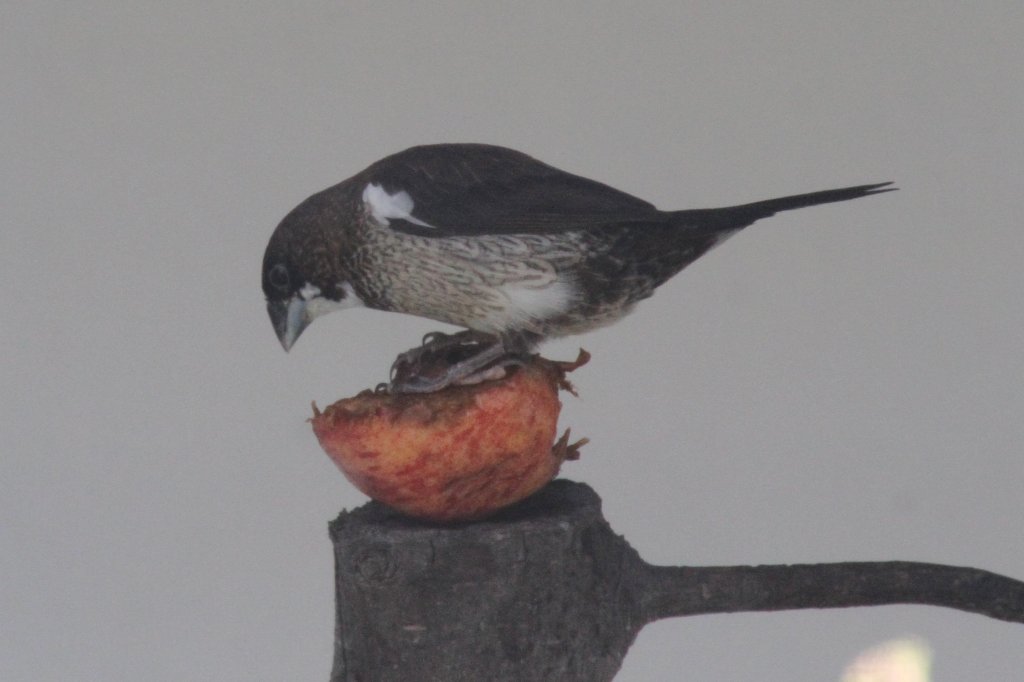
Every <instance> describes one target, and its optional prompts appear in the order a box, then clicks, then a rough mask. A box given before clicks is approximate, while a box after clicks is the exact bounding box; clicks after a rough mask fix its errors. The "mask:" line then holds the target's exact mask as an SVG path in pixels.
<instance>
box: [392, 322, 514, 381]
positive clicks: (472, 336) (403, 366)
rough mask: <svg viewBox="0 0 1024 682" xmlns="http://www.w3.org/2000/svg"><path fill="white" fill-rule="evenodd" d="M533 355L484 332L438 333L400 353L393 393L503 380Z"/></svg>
mask: <svg viewBox="0 0 1024 682" xmlns="http://www.w3.org/2000/svg"><path fill="white" fill-rule="evenodd" d="M528 358H529V356H528V355H527V354H525V353H517V352H509V351H508V350H507V349H506V348H505V344H504V342H503V341H502V339H500V338H498V337H496V336H492V335H490V334H484V333H482V332H475V331H472V330H470V331H464V332H460V333H458V334H451V335H449V334H442V333H440V332H434V333H431V334H427V335H426V336H425V337H423V344H422V345H421V346H418V347H416V348H412V349H410V350H407V351H406V352H404V353H402V354H400V355H399V356H398V357H397V358H396V359H395V362H394V363H393V364H392V365H391V381H390V382H389V383H388V385H387V390H388V391H389V392H391V393H432V392H434V391H440V390H441V389H443V388H446V387H448V386H462V385H469V384H477V383H480V382H482V381H489V380H494V379H501V378H503V377H504V376H505V375H506V374H507V370H506V368H508V367H512V366H516V365H522V364H524V363H525V362H526V361H527V359H528Z"/></svg>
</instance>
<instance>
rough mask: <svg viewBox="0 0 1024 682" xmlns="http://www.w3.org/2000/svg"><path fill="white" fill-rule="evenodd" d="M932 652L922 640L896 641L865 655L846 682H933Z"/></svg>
mask: <svg viewBox="0 0 1024 682" xmlns="http://www.w3.org/2000/svg"><path fill="white" fill-rule="evenodd" d="M931 667H932V652H931V649H930V648H929V647H928V644H927V643H926V642H925V641H924V640H922V639H916V638H907V639H894V640H891V641H888V642H885V643H883V644H879V645H878V646H875V647H872V648H870V649H868V650H867V651H865V652H863V653H862V654H860V655H859V656H857V658H856V659H855V660H854V661H853V663H851V664H850V665H849V666H847V668H846V671H845V672H844V673H843V677H842V682H929V680H931Z"/></svg>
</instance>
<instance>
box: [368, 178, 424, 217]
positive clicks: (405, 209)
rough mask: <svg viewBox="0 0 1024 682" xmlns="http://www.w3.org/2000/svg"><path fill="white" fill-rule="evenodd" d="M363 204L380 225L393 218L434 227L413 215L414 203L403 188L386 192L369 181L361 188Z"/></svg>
mask: <svg viewBox="0 0 1024 682" xmlns="http://www.w3.org/2000/svg"><path fill="white" fill-rule="evenodd" d="M363 204H365V205H366V208H367V209H368V210H369V211H370V215H372V216H373V219H374V220H376V221H377V222H378V223H380V224H381V225H388V224H389V221H390V219H391V218H394V219H396V220H405V221H408V222H410V223H412V224H414V225H419V226H420V227H431V228H432V227H434V226H433V225H430V224H428V223H425V222H423V221H422V220H420V219H419V218H416V217H415V216H413V214H412V209H413V207H414V206H415V205H416V203H415V202H414V201H413V200H412V197H411V196H409V193H408V192H406V191H405V190H399V191H398V192H395V193H394V194H388V191H387V190H386V189H384V188H383V187H381V186H380V185H378V184H375V183H372V182H371V183H370V184H368V185H367V186H366V188H365V189H363Z"/></svg>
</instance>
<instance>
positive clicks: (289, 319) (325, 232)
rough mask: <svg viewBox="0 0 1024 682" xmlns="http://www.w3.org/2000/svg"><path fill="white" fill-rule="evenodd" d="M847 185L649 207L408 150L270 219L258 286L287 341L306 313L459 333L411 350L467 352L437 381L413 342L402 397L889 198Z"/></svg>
mask: <svg viewBox="0 0 1024 682" xmlns="http://www.w3.org/2000/svg"><path fill="white" fill-rule="evenodd" d="M890 184H891V183H888V182H885V183H877V184H870V185H859V186H856V187H846V188H842V189H832V190H825V191H822V192H813V193H811V194H799V195H795V196H788V197H781V198H778V199H768V200H766V201H757V202H754V203H750V204H742V205H739V206H731V207H727V208H712V209H696V210H682V211H661V210H658V209H657V208H655V207H654V206H653V205H651V204H649V203H648V202H646V201H643V200H642V199H638V198H636V197H634V196H631V195H629V194H626V193H625V192H621V191H619V190H617V189H614V188H612V187H609V186H607V185H604V184H601V183H599V182H596V181H594V180H588V179H586V178H583V177H580V176H578V175H573V174H571V173H567V172H565V171H561V170H558V169H557V168H553V167H551V166H548V165H547V164H544V163H541V162H540V161H537V160H535V159H533V158H531V157H530V156H527V155H526V154H523V153H520V152H517V151H514V150H511V149H506V148H503V147H495V146H491V145H484V144H439V145H428V146H420V147H413V148H411V149H408V150H406V151H404V152H400V153H398V154H394V155H392V156H389V157H387V158H384V159H382V160H380V161H378V162H376V163H374V164H373V165H371V166H370V167H368V168H367V169H365V170H364V171H362V172H360V173H358V174H357V175H355V176H353V177H351V178H349V179H348V180H345V181H344V182H342V183H340V184H338V185H335V186H333V187H330V188H328V189H325V190H323V191H322V192H319V193H317V194H314V195H313V196H311V197H309V198H308V199H306V200H305V201H303V202H302V203H301V204H299V205H298V206H297V207H296V208H295V209H294V210H292V211H291V212H290V213H289V214H288V215H287V216H286V217H285V218H284V220H282V221H281V223H280V225H278V226H277V229H276V230H275V231H274V234H273V236H272V237H271V239H270V243H269V244H268V245H267V250H266V254H265V255H264V259H263V292H264V294H265V296H266V300H267V311H268V313H269V314H270V319H271V321H272V322H273V325H274V330H275V331H276V332H277V336H278V339H279V340H280V341H281V345H282V346H284V349H285V350H288V349H289V348H291V346H292V344H294V343H295V340H296V339H297V338H298V337H299V335H300V334H301V333H302V331H303V330H304V329H305V328H306V327H307V326H308V325H309V323H310V322H312V321H313V320H314V319H316V318H317V317H319V316H321V315H323V314H325V313H328V312H331V311H335V310H342V309H344V308H350V307H353V306H367V307H369V308H375V309H378V310H386V311H392V312H399V313H409V314H412V315H419V316H421V317H427V318H430V319H433V320H438V321H441V322H446V323H449V324H453V325H457V326H460V327H465V328H466V329H467V330H468V331H467V332H464V333H463V334H461V335H454V336H451V337H448V336H444V335H430V336H431V338H430V339H429V340H428V341H425V342H424V343H425V345H424V347H423V348H426V349H428V350H429V349H430V348H436V347H445V346H453V345H454V346H459V347H463V348H471V351H468V355H467V351H465V350H463V352H461V353H460V354H459V355H457V359H456V360H455V361H453V362H452V363H451V364H450V366H447V367H446V369H445V370H444V371H443V372H442V373H441V374H440V375H436V376H426V375H420V374H418V373H417V372H416V371H415V369H413V370H409V367H415V358H416V350H415V349H414V351H410V353H406V354H403V355H402V356H400V357H399V360H398V361H396V365H395V367H393V374H394V372H395V369H396V368H399V369H402V368H403V363H404V369H405V372H404V375H403V376H402V377H401V378H400V380H398V381H393V382H392V388H393V389H394V390H398V391H412V392H417V391H433V390H438V389H440V388H443V387H444V386H446V385H449V384H452V383H463V382H472V381H474V380H477V379H479V378H480V377H482V376H484V373H485V372H486V370H487V369H488V368H493V367H494V366H495V365H496V364H505V363H511V362H515V361H516V359H517V358H520V357H522V355H523V354H525V353H528V352H530V351H532V350H533V349H534V348H535V346H536V345H537V343H538V342H540V341H541V340H543V339H545V338H548V337H557V336H564V335H568V334H577V333H580V332H585V331H588V330H590V329H594V328H595V327H600V326H602V325H606V324H609V323H612V322H614V321H616V320H618V319H619V318H621V317H623V316H624V315H626V314H627V313H628V312H629V311H630V310H631V309H632V308H633V306H634V305H635V304H636V303H637V302H638V301H640V300H643V299H645V298H647V297H649V296H650V295H651V294H652V293H653V292H654V290H655V289H656V288H657V287H658V286H659V285H661V284H662V283H664V282H665V281H666V280H668V279H669V278H670V277H672V276H673V275H675V274H676V273H678V272H679V271H680V270H682V269H683V268H684V267H686V266H687V265H689V264H690V263H692V262H693V261H695V260H696V259H697V258H699V257H700V256H702V255H703V254H705V253H707V252H708V251H709V250H710V249H712V248H714V247H715V246H717V245H719V244H721V243H722V242H723V241H725V240H726V239H728V238H729V237H730V236H732V235H733V234H735V233H736V232H737V231H739V230H741V229H743V228H744V227H746V226H748V225H750V224H751V223H753V222H755V221H757V220H760V219H761V218H766V217H768V216H771V215H773V214H775V213H778V212H779V211H788V210H791V209H796V208H803V207H805V206H814V205H816V204H825V203H830V202H835V201H846V200H848V199H856V198H858V197H863V196H868V195H871V194H877V193H880V192H886V191H890V189H891V188H888V185H890Z"/></svg>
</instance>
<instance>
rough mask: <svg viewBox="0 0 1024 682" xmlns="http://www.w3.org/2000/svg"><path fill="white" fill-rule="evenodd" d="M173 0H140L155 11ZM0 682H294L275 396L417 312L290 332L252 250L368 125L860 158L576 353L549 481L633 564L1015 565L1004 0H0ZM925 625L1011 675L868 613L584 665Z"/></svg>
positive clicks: (365, 353)
mask: <svg viewBox="0 0 1024 682" xmlns="http://www.w3.org/2000/svg"><path fill="white" fill-rule="evenodd" d="M165 5H173V6H170V7H169V6H165ZM0 25H2V35H0V74H2V79H3V80H2V92H3V106H2V108H0V139H2V156H0V173H2V177H0V202H2V207H3V231H2V235H3V236H2V239H3V244H2V249H0V263H2V266H0V277H2V291H3V292H4V295H3V297H2V299H3V303H2V309H3V313H2V318H0V319H2V322H0V343H2V358H3V360H2V365H0V367H2V372H3V375H2V377H0V378H2V385H3V387H4V388H3V397H2V400H3V406H2V412H0V414H2V434H0V438H2V440H0V448H2V450H0V451H2V461H0V467H2V471H0V474H2V494H0V524H2V525H0V613H2V614H3V616H2V618H0V679H3V680H5V681H8V682H14V681H32V682H39V681H44V680H69V679H73V680H323V679H326V676H327V673H328V669H329V663H330V656H331V643H332V600H333V593H332V586H331V575H332V563H331V561H332V560H331V554H330V546H329V543H328V540H327V537H326V525H325V524H326V522H327V520H328V519H330V518H332V517H333V516H334V515H335V514H336V513H337V512H338V511H339V510H340V509H341V508H342V507H353V506H356V505H359V504H361V503H362V502H363V501H364V498H363V497H362V496H361V495H360V494H359V493H358V492H356V491H355V490H354V489H353V488H352V487H351V486H350V485H349V484H348V483H347V482H346V481H345V480H343V479H342V477H341V476H340V474H338V473H337V471H336V470H335V468H334V466H333V465H332V464H331V463H330V462H329V461H328V459H327V458H326V457H325V456H324V455H323V454H322V452H321V451H320V450H319V448H318V446H317V444H316V441H315V440H314V438H313V436H312V434H311V432H310V430H309V427H308V425H307V424H306V423H305V422H304V420H305V419H306V418H307V417H308V416H309V415H310V409H309V403H310V400H312V399H315V400H317V401H319V402H320V403H321V404H324V403H328V402H330V401H332V400H334V399H337V398H340V397H343V396H346V395H350V394H352V393H355V392H356V391H358V390H360V389H362V388H364V387H367V386H371V385H373V384H375V383H376V382H378V381H380V380H382V379H383V378H384V375H385V371H386V369H387V367H388V365H389V363H390V362H391V360H392V358H393V356H394V354H395V353H396V352H398V351H400V350H402V349H404V348H406V347H408V346H410V345H413V344H414V343H415V342H416V341H417V339H418V337H419V336H420V335H421V334H423V333H425V332H427V331H430V330H433V329H436V328H438V325H437V324H435V323H432V322H430V321H428V320H422V319H416V318H411V317H403V316H398V315H387V314H383V313H378V312H371V311H365V310H360V311H348V312H344V313H340V314H337V315H333V316H330V317H328V318H325V319H323V320H320V321H318V322H317V324H316V325H314V326H313V327H312V328H311V329H310V330H308V331H307V332H306V334H305V335H304V336H303V338H302V339H301V341H300V342H299V343H298V344H297V346H296V347H295V348H294V349H293V351H292V353H291V354H289V355H285V354H284V353H283V352H282V351H281V348H280V346H279V345H278V343H277V340H276V339H275V338H274V335H273V332H272V330H271V327H270V323H269V321H268V320H267V319H266V314H265V311H264V307H263V301H262V295H261V292H260V289H259V268H260V260H261V257H262V252H263V248H264V246H265V244H266V240H267V238H268V237H269V236H270V233H271V231H272V230H273V228H274V226H275V225H276V223H277V221H278V220H279V219H280V218H281V217H282V216H283V215H284V213H285V212H287V211H288V210H289V209H290V208H291V207H292V206H293V205H295V204H296V203H298V202H299V201H300V200H301V199H303V198H304V197H305V196H307V195H308V194H310V193H312V192H314V191H316V190H319V189H321V188H323V187H325V186H327V185H329V184H333V183H335V182H337V181H339V180H341V179H343V178H345V177H347V176H349V175H351V174H353V173H355V172H356V171H358V170H360V169H361V168H363V167H364V166H365V165H367V164H368V163H370V162H372V161H374V160H375V159H377V158H379V157H381V156H384V155H385V154H387V153H390V152H394V151H398V150H401V149H403V148H405V147H407V146H410V145H413V144H419V143H425V142H440V141H487V142H493V143H498V144H504V145H508V146H512V147H515V148H518V149H521V150H523V151H526V152H528V153H531V154H533V155H535V156H538V157H540V158H542V159H543V160H545V161H548V162H549V163H552V164H554V165H556V166H560V167H562V168H565V169H567V170H570V171H573V172H577V173H580V174H583V175H587V176H590V177H594V178H597V179H600V180H602V181H605V182H608V183H610V184H612V185H614V186H617V187H620V188H622V189H624V190H626V191H630V192H632V193H635V194H637V195H639V196H641V197H643V198H645V199H648V200H650V201H653V202H654V203H656V204H657V205H659V206H661V207H664V208H683V207H706V206H715V205H724V204H732V203H740V202H744V201H751V200H755V199H761V198H767V197H771V196H776V195H780V194H786V193H794V192H802V191H810V190H816V189H824V188H829V187H834V186H842V185H847V184H856V183H862V182H872V181H882V180H890V179H891V180H896V181H898V183H899V185H900V187H901V191H900V192H898V193H895V194H888V195H885V196H881V197H875V198H871V199H864V200H860V201H856V202H853V203H848V204H837V205H832V206H826V207H820V208H814V209H806V210H803V211H799V212H796V213H790V214H785V215H783V216H779V217H776V218H773V219H771V220H770V221H765V222H763V223H760V224H758V225H757V226H756V227H754V228H752V229H750V230H749V231H747V232H745V233H744V234H742V235H740V236H738V237H736V238H734V239H733V240H732V241H730V242H729V244H727V245H726V246H724V247H722V248H721V249H719V250H717V251H715V252H714V253H713V254H712V255H711V256H709V257H707V258H706V259H703V260H701V261H700V262H699V263H698V264H696V265H694V266H693V267H691V268H690V269H688V270H687V271H686V272H684V273H683V274H682V275H681V276H679V277H677V278H676V279H674V280H672V281H671V282H670V283H669V284H667V285H665V286H664V287H663V288H662V289H661V290H659V292H658V293H657V295H656V296H655V297H654V298H653V299H652V300H650V301H648V302H646V303H645V304H643V305H641V306H640V308H639V309H638V310H637V312H635V313H634V314H633V315H632V316H631V317H629V318H627V320H625V321H624V322H622V323H620V324H618V325H616V326H614V327H611V328H607V329H604V330H601V331H599V332H595V333H592V334H589V335H588V336H586V337H583V338H576V339H569V340H566V341H561V342H558V343H553V344H551V345H549V346H547V347H546V349H545V350H546V354H547V355H550V356H554V357H563V358H569V357H572V356H573V355H574V353H575V349H576V347H577V346H578V345H584V346H585V347H586V348H587V349H589V350H590V351H591V352H592V353H593V355H594V360H593V362H592V364H591V365H590V366H589V367H587V368H586V369H584V370H582V371H580V372H579V373H578V376H577V377H576V381H577V384H578V386H579V388H580V390H581V393H582V398H581V399H580V400H574V399H567V400H566V405H565V410H564V413H563V420H562V421H563V423H564V424H565V425H569V426H571V427H572V428H573V431H574V433H578V434H579V435H586V436H589V437H590V438H591V440H592V442H591V444H590V445H589V446H587V448H586V449H585V451H584V453H583V459H582V460H580V461H579V462H576V463H573V464H570V465H568V466H567V467H566V468H565V471H564V473H565V474H566V475H567V476H569V477H571V478H574V479H577V480H582V481H586V482H588V483H589V484H591V485H592V486H594V487H595V488H596V489H597V490H598V492H599V493H600V494H601V495H602V496H603V497H604V500H605V511H606V514H607V517H608V518H609V520H610V521H611V522H612V524H613V526H614V527H615V529H616V530H617V531H618V532H620V533H623V534H624V535H625V536H626V537H627V538H628V539H629V540H630V541H631V542H632V543H633V544H634V545H635V546H636V547H637V549H638V550H639V551H640V552H641V554H642V555H643V556H644V557H646V558H647V559H648V560H650V561H653V562H659V563H672V564H681V563H688V564H731V563H769V562H814V561H838V560H854V559H857V560H867V559H892V558H902V559H914V560H924V561H936V562H945V563H951V564H967V565H977V566H980V567H984V568H988V569H991V570H995V571H999V572H1003V573H1006V574H1010V575H1013V576H1016V577H1018V578H1024V537H1022V533H1021V520H1022V509H1024V499H1022V496H1021V490H1022V485H1024V459H1022V456H1021V454H1022V453H1021V443H1022V442H1024V398H1022V395H1021V383H1022V382H1021V379H1022V377H1024V351H1022V348H1021V346H1022V343H1021V339H1022V337H1024V305H1022V302H1021V299H1022V295H1024V274H1022V272H1021V263H1022V262H1024V228H1022V225H1021V220H1022V215H1024V199H1022V192H1021V178H1022V176H1024V134H1022V133H1024V130H1022V114H1024V106H1022V105H1024V69H1022V67H1021V65H1022V64H1024V50H1022V47H1021V45H1022V41H1021V35H1022V34H1024V5H1022V4H1021V3H1020V2H1016V1H1013V2H1010V1H1008V2H987V3H977V4H971V5H970V6H969V5H968V3H952V2H946V3H942V2H917V3H914V2H908V3H899V4H896V3H888V2H885V3H881V2H880V3H870V2H862V3H839V2H827V3H822V2H788V3H783V2H777V3H718V2H708V3H694V2H685V3H679V2H640V3H617V4H612V3H593V2H574V3H569V2H563V3H550V2H544V3H523V2H516V3H486V4H484V3H471V2H441V3H412V2H407V3H389V2H372V3H371V2H349V3H321V4H314V3H298V4H293V3H278V2H264V3H255V2H248V3H218V4H216V5H213V6H210V5H208V4H207V3H121V4H118V3H95V2H94V3H62V4H55V3H53V4H51V3H43V2H35V3H3V6H2V8H0ZM909 633H914V634H918V635H920V636H923V637H925V638H926V639H927V640H928V641H929V642H930V643H931V645H932V646H933V648H934V650H935V655H936V664H935V666H936V679H939V680H967V679H973V680H1011V679H1020V676H1021V674H1022V673H1021V670H1024V629H1022V628H1021V626H1011V625H1008V624H1004V623H1000V622H996V621H992V620H988V619H985V618H982V617H979V616H973V615H968V614H963V613H958V612H954V611H948V610H941V609H938V608H927V607H886V608H875V609H858V610H844V611H832V612H821V613H817V612H814V613H812V612H798V613H777V614H762V615H722V616H708V617H700V618H692V619H682V620H679V619H677V620H674V621H669V622H663V623H659V624H657V625H655V626H651V627H649V628H647V629H646V630H645V631H644V632H643V633H642V635H641V636H640V638H639V640H638V641H637V643H636V645H635V646H634V647H633V649H632V651H631V652H630V655H629V657H628V658H627V660H626V662H625V665H624V668H623V671H622V673H621V675H620V678H619V679H621V680H623V681H633V682H638V681H641V680H644V681H646V680H668V679H695V680H715V679H724V680H758V681H765V680H780V681H782V680H829V679H836V677H837V676H838V675H839V673H840V671H841V669H842V667H843V665H844V664H845V662H846V661H848V660H849V659H850V658H851V657H852V656H853V655H854V654H855V653H856V652H857V651H858V650H860V649H862V648H863V647H865V646H868V645H871V644H874V643H876V642H879V641H881V640H884V639H886V638H889V637H893V636H900V635H905V634H909Z"/></svg>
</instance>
